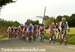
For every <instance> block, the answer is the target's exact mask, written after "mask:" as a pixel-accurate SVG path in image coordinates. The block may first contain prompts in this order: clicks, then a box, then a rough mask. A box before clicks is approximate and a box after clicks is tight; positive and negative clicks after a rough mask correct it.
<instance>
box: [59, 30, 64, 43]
mask: <svg viewBox="0 0 75 52" xmlns="http://www.w3.org/2000/svg"><path fill="white" fill-rule="evenodd" d="M62 33H63V31H62V30H60V31H59V43H60V44H62V42H63V39H62Z"/></svg>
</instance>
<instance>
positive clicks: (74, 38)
mask: <svg viewBox="0 0 75 52" xmlns="http://www.w3.org/2000/svg"><path fill="white" fill-rule="evenodd" d="M56 35H57V34H56ZM5 38H8V37H7V35H0V40H2V39H5ZM48 38H49V31H48V29H47V30H46V32H45V39H48ZM67 40H68V43H69V44H75V28H70V32H68V31H67Z"/></svg>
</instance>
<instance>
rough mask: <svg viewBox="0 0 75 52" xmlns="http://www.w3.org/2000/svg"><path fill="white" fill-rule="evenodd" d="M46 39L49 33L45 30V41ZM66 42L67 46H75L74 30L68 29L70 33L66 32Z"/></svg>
mask: <svg viewBox="0 0 75 52" xmlns="http://www.w3.org/2000/svg"><path fill="white" fill-rule="evenodd" d="M55 34H56V33H55ZM56 35H57V34H56ZM48 38H49V31H48V29H47V30H46V33H45V39H48ZM67 40H68V43H69V44H75V28H70V32H68V30H67Z"/></svg>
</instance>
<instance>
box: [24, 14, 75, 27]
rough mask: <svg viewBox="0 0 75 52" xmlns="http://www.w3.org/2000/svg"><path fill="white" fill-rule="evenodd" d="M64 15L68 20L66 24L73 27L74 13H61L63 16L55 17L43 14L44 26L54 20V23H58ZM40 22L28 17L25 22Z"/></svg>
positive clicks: (74, 21) (74, 22)
mask: <svg viewBox="0 0 75 52" xmlns="http://www.w3.org/2000/svg"><path fill="white" fill-rule="evenodd" d="M63 17H65V18H66V20H67V21H68V24H69V26H70V27H75V14H72V15H71V16H68V15H63V16H61V15H60V16H57V17H49V16H45V17H43V22H44V25H45V27H46V28H48V26H49V25H50V24H51V22H53V21H54V22H56V23H59V22H60V21H61V19H62V18H63ZM30 23H32V24H40V23H39V21H38V20H37V21H33V20H30V19H28V20H27V21H26V22H25V24H30Z"/></svg>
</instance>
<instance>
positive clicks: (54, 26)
mask: <svg viewBox="0 0 75 52" xmlns="http://www.w3.org/2000/svg"><path fill="white" fill-rule="evenodd" d="M55 28H56V24H55V22H52V23H51V24H50V26H49V31H50V37H49V43H51V42H52V41H53V43H55V34H54V31H55Z"/></svg>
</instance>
